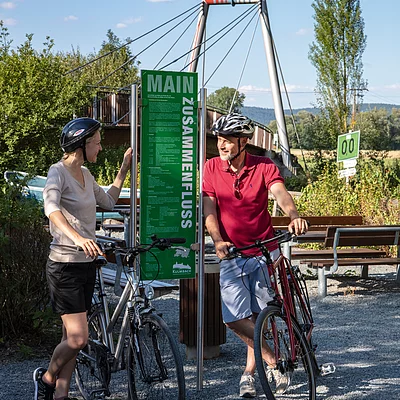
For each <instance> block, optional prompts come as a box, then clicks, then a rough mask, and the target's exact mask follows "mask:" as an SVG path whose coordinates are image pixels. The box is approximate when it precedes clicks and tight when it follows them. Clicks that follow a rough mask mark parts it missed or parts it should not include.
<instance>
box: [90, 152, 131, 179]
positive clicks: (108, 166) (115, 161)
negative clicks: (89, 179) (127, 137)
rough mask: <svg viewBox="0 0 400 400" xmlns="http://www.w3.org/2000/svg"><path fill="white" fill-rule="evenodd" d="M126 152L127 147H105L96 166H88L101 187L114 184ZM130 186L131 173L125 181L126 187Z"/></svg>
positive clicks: (98, 157)
mask: <svg viewBox="0 0 400 400" xmlns="http://www.w3.org/2000/svg"><path fill="white" fill-rule="evenodd" d="M126 150H127V147H126V146H122V147H105V148H103V150H102V151H101V152H100V153H99V155H98V156H97V161H96V163H95V164H90V163H87V164H86V166H87V167H88V168H89V170H90V172H91V173H92V174H93V176H94V177H95V179H96V182H97V183H98V184H99V185H104V186H107V185H111V184H112V183H113V182H114V179H115V177H116V176H117V173H118V170H119V168H120V166H121V164H122V160H123V158H124V154H125V151H126ZM129 185H130V172H128V175H127V177H126V179H125V184H124V186H125V187H129Z"/></svg>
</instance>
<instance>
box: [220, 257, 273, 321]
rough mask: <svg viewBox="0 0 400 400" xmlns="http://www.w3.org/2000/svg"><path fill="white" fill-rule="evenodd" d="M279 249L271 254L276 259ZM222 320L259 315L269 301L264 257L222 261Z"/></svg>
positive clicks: (268, 283)
mask: <svg viewBox="0 0 400 400" xmlns="http://www.w3.org/2000/svg"><path fill="white" fill-rule="evenodd" d="M278 256H279V250H278V249H277V250H275V251H273V252H271V258H272V259H273V260H276V259H277V258H278ZM219 283H220V287H221V303H222V319H223V320H224V322H225V323H229V322H234V321H238V320H240V319H244V318H249V317H251V316H252V314H253V313H257V314H258V313H260V311H261V310H262V309H263V308H265V307H266V305H267V303H268V302H269V301H271V300H272V297H271V294H270V281H269V276H268V271H267V265H266V263H265V258H264V257H261V256H260V257H251V258H241V257H236V258H232V259H230V260H222V261H221V263H220V278H219Z"/></svg>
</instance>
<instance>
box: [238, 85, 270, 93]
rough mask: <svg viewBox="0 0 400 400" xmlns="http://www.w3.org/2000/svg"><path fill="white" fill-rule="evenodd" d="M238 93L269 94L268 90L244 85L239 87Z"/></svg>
mask: <svg viewBox="0 0 400 400" xmlns="http://www.w3.org/2000/svg"><path fill="white" fill-rule="evenodd" d="M239 91H240V92H243V93H247V92H270V91H271V89H270V88H263V87H258V86H253V85H244V86H240V88H239Z"/></svg>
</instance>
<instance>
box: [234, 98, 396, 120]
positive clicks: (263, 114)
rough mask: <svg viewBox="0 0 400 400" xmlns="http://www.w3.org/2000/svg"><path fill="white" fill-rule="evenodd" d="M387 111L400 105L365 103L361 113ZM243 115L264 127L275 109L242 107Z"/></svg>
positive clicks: (313, 110)
mask: <svg viewBox="0 0 400 400" xmlns="http://www.w3.org/2000/svg"><path fill="white" fill-rule="evenodd" d="M381 108H383V109H385V110H386V111H387V112H388V113H390V112H391V111H392V109H393V108H399V109H400V105H399V104H385V103H365V104H362V105H361V112H365V111H371V110H374V109H377V110H379V109H381ZM299 111H307V112H309V113H312V114H318V113H319V108H313V107H305V108H295V109H293V114H297V113H298V112H299ZM241 113H242V114H243V115H246V116H247V117H249V118H251V119H252V120H254V121H257V122H259V123H260V124H263V125H268V124H269V123H270V122H271V121H274V120H275V119H276V118H275V111H274V109H273V108H262V107H242V108H241ZM285 114H286V115H290V110H285Z"/></svg>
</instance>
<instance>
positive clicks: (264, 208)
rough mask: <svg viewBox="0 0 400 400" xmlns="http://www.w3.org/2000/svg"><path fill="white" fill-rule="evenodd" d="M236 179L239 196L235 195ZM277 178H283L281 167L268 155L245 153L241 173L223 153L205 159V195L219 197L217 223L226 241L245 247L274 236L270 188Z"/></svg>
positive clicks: (271, 248) (279, 179)
mask: <svg viewBox="0 0 400 400" xmlns="http://www.w3.org/2000/svg"><path fill="white" fill-rule="evenodd" d="M237 179H238V182H237V181H236V180H237ZM235 182H236V187H238V188H239V191H240V195H241V196H240V197H241V198H240V199H239V198H237V197H235ZM277 182H282V183H283V182H284V181H283V178H282V177H281V175H280V173H279V169H278V167H277V166H276V165H275V164H274V163H273V161H271V160H270V159H269V158H267V157H259V156H254V155H251V154H249V153H246V158H245V165H244V167H243V168H242V170H241V171H240V174H239V176H236V174H235V173H234V172H233V171H232V170H231V169H230V168H229V164H228V162H227V161H223V160H221V158H220V157H214V158H212V159H210V160H208V161H207V162H206V164H205V167H204V179H203V196H205V197H206V196H207V197H215V198H216V200H217V214H218V223H219V228H220V233H221V236H222V238H223V239H224V240H225V241H229V242H232V243H233V244H234V245H235V246H236V247H243V246H248V245H250V244H252V243H254V241H255V240H257V239H259V240H265V239H269V238H271V237H273V227H272V224H271V215H270V214H269V212H268V189H270V187H271V186H272V185H273V184H274V183H277ZM276 248H277V245H276V244H274V245H272V246H269V250H270V251H272V250H275V249H276ZM245 253H246V252H245ZM247 254H254V250H250V251H247Z"/></svg>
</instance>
